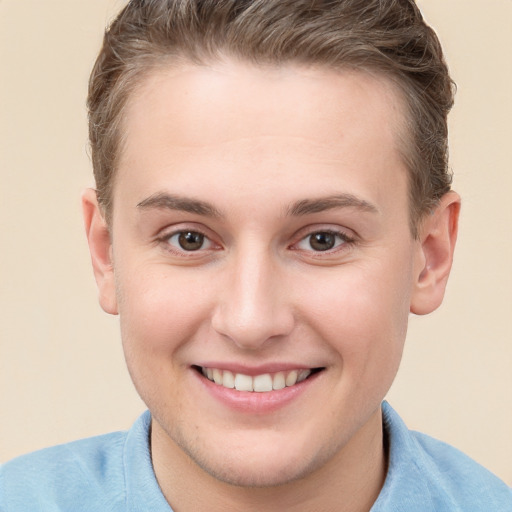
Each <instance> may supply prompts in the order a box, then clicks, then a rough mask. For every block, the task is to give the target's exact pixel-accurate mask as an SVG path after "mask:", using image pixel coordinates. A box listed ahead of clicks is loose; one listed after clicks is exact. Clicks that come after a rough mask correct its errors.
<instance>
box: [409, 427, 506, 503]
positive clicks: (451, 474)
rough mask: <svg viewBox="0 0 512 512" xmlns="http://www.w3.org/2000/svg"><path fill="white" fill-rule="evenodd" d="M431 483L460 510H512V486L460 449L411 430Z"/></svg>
mask: <svg viewBox="0 0 512 512" xmlns="http://www.w3.org/2000/svg"><path fill="white" fill-rule="evenodd" d="M411 436H412V437H413V438H414V440H415V441H416V443H417V446H418V452H419V453H421V462H422V466H423V468H425V469H426V471H427V474H428V476H429V482H430V483H431V485H432V486H435V487H438V488H439V489H442V491H443V493H445V494H446V495H447V496H450V498H451V499H453V501H454V503H457V504H460V506H461V507H462V508H461V510H468V511H469V510H474V511H479V510H482V511H484V510H485V511H500V512H501V511H503V512H512V489H510V487H508V486H507V485H506V484H505V483H504V482H503V481H501V480H500V479H499V478H498V477H497V476H496V475H494V474H493V473H491V472H490V471H489V470H487V469H486V468H484V467H483V466H481V465H480V464H478V463H477V462H475V461H474V460H473V459H471V458H470V457H468V456H467V455H466V454H464V453H462V452H461V451H460V450H458V449H457V448H454V447H453V446H450V445H448V444H446V443H444V442H442V441H438V440H437V439H433V438H432V437H430V436H427V435H425V434H422V433H419V432H411Z"/></svg>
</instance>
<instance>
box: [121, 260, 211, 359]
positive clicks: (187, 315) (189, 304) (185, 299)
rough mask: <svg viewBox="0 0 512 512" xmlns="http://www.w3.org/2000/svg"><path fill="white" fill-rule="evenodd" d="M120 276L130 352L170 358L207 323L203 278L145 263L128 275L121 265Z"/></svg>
mask: <svg viewBox="0 0 512 512" xmlns="http://www.w3.org/2000/svg"><path fill="white" fill-rule="evenodd" d="M116 278H117V296H118V304H119V316H120V322H121V331H122V339H123V344H124V346H125V350H126V352H128V353H139V355H140V356H141V357H144V358H145V359H152V358H156V357H158V358H163V359H166V360H168V359H170V358H171V357H172V356H173V355H174V354H175V352H176V351H177V350H179V348H180V347H181V346H182V345H183V344H184V343H186V342H187V340H190V339H191V338H193V337H194V335H195V334H196V333H197V331H198V330H199V329H201V328H202V327H203V325H204V324H205V319H206V317H207V314H206V312H205V311H206V310H207V302H208V300H207V295H206V294H205V293H201V291H200V290H201V283H200V282H199V281H200V280H199V279H193V278H192V279H191V278H190V276H189V277H188V278H183V277H182V276H180V275H179V274H173V273H171V272H169V269H168V267H167V268H166V267H165V266H162V268H160V266H157V268H156V269H155V268H153V266H148V267H146V268H145V267H142V268H139V269H138V271H137V273H136V275H133V273H132V276H131V277H128V278H127V276H126V275H125V274H124V273H123V269H122V268H118V269H117V270H116Z"/></svg>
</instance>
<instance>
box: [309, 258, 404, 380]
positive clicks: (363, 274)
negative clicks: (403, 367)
mask: <svg viewBox="0 0 512 512" xmlns="http://www.w3.org/2000/svg"><path fill="white" fill-rule="evenodd" d="M333 274H334V273H333ZM303 301H304V310H305V311H309V314H308V318H309V322H310V324H311V325H312V326H313V328H314V329H315V330H316V331H317V332H320V333H321V335H322V338H323V339H324V340H325V341H326V342H327V343H328V344H329V345H331V348H333V349H334V352H335V353H336V354H337V355H338V356H339V357H341V359H342V362H343V365H344V367H345V370H344V371H347V372H354V374H358V375H359V377H361V374H362V373H364V372H366V371H372V372H376V373H381V374H383V373H388V372H393V371H396V369H397V368H398V363H399V360H400V357H401V353H402V348H403V343H404V341H405V335H406V331H407V322H408V316H409V301H410V284H409V271H408V269H407V264H405V266H400V264H392V262H388V264H385V262H384V261H383V260H377V259H376V260H372V261H369V262H366V263H365V264H364V265H359V266H357V265H354V266H352V267H350V268H348V267H346V268H340V269H339V270H337V275H332V276H329V275H326V276H325V277H324V278H323V279H321V280H318V279H316V280H315V283H314V287H309V292H308V293H307V294H306V293H304V295H303ZM354 377H355V376H354Z"/></svg>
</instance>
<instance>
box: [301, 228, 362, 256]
mask: <svg viewBox="0 0 512 512" xmlns="http://www.w3.org/2000/svg"><path fill="white" fill-rule="evenodd" d="M315 235H328V236H333V237H335V240H334V244H335V245H334V246H333V247H331V248H327V249H325V250H314V249H313V248H312V247H311V242H312V237H313V236H315ZM308 242H309V246H310V247H311V248H310V249H307V248H306V249H303V248H301V247H299V244H301V243H308ZM355 242H356V239H355V238H354V237H351V236H349V235H348V234H347V233H346V232H344V231H341V230H336V229H315V230H313V231H309V232H308V233H307V234H306V235H305V236H302V237H301V238H300V240H299V241H298V242H296V243H294V244H293V245H292V246H291V249H293V250H298V251H304V252H308V253H312V254H314V255H315V257H322V255H323V254H325V255H332V254H336V253H338V252H340V251H345V250H347V249H348V248H350V247H351V246H353V245H354V244H355Z"/></svg>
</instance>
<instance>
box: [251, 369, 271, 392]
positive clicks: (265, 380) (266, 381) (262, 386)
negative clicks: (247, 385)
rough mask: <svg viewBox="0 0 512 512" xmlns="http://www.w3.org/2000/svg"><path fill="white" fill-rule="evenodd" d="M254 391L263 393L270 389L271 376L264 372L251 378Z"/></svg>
mask: <svg viewBox="0 0 512 512" xmlns="http://www.w3.org/2000/svg"><path fill="white" fill-rule="evenodd" d="M253 386H254V391H257V392H258V393H263V392H265V391H272V377H271V376H270V375H269V374H268V373H265V374H264V375H257V376H256V377H254V379H253Z"/></svg>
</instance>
